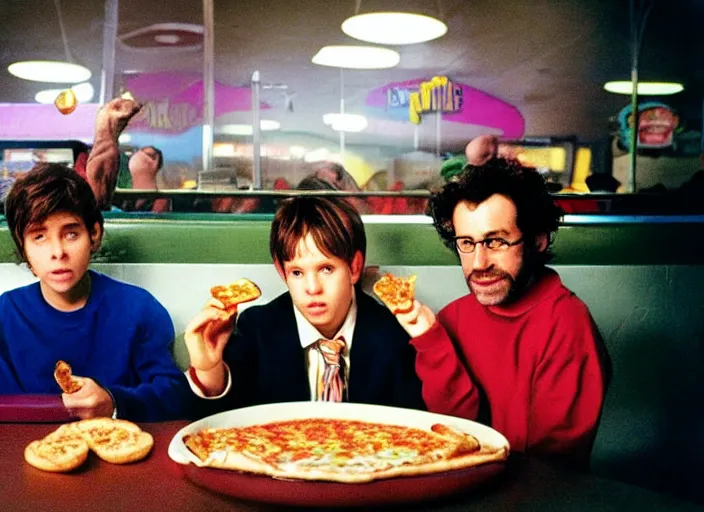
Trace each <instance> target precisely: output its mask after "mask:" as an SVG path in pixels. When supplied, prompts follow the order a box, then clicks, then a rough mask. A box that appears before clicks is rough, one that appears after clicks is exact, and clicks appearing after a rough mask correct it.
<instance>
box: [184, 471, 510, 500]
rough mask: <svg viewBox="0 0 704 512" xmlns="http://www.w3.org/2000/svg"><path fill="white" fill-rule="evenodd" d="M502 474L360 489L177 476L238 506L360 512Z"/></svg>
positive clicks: (475, 485) (228, 474)
mask: <svg viewBox="0 0 704 512" xmlns="http://www.w3.org/2000/svg"><path fill="white" fill-rule="evenodd" d="M504 468H505V462H504V461H500V462H490V463H488V464H483V465H481V466H476V467H472V468H467V469H459V470H455V471H448V472H445V473H437V474H432V475H425V476H414V477H403V478H390V479H384V480H375V481H373V482H369V483H366V484H342V483H335V482H315V481H302V480H278V479H274V478H271V477H268V476H263V475H253V474H249V473H239V472H236V471H229V470H225V469H213V468H199V467H197V466H194V465H192V464H191V465H188V466H181V471H182V472H183V474H184V476H185V477H186V478H187V479H188V480H190V481H191V482H193V483H194V484H196V485H198V486H199V487H203V488H206V489H209V490H211V491H215V492H218V493H222V494H225V495H228V496H232V497H235V498H237V499H241V500H246V501H256V502H260V503H270V504H276V505H292V506H299V507H350V506H357V507H360V506H373V505H391V504H401V503H411V502H413V503H417V502H420V501H427V500H433V499H438V498H442V497H446V496H450V495H453V494H458V493H460V492H469V491H470V490H472V489H476V490H479V489H482V488H483V487H484V486H483V484H485V482H488V481H489V480H491V479H493V478H494V477H496V476H497V475H499V474H500V473H502V472H503V471H504Z"/></svg>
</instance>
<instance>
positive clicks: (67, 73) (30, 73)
mask: <svg viewBox="0 0 704 512" xmlns="http://www.w3.org/2000/svg"><path fill="white" fill-rule="evenodd" d="M54 7H55V8H56V17H57V20H58V22H59V29H60V31H61V42H62V45H63V49H64V53H65V54H66V60H65V61H57V60H27V61H19V62H13V63H12V64H10V65H9V66H8V67H7V71H8V72H9V73H10V74H11V75H14V76H16V77H17V78H22V79H23V80H31V81H33V82H49V83H57V84H77V83H80V82H85V81H86V80H88V79H89V78H90V77H91V72H90V70H89V69H88V68H87V67H85V66H81V65H80V64H76V63H75V62H74V59H73V55H72V54H71V49H70V48H69V44H68V36H67V35H66V28H65V27H64V20H63V16H62V14H61V0H54ZM67 94H68V93H67Z"/></svg>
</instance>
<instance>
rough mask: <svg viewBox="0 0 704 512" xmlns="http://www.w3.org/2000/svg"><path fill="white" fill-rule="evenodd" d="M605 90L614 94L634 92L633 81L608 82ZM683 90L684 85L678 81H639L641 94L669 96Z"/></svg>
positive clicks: (639, 93)
mask: <svg viewBox="0 0 704 512" xmlns="http://www.w3.org/2000/svg"><path fill="white" fill-rule="evenodd" d="M604 90H605V91H608V92H612V93H614V94H633V82H631V81H630V80H614V81H612V82H606V83H605V84H604ZM683 90H684V86H683V85H682V84H680V83H678V82H640V81H639V82H638V95H639V96H668V95H670V94H677V93H678V92H682V91H683Z"/></svg>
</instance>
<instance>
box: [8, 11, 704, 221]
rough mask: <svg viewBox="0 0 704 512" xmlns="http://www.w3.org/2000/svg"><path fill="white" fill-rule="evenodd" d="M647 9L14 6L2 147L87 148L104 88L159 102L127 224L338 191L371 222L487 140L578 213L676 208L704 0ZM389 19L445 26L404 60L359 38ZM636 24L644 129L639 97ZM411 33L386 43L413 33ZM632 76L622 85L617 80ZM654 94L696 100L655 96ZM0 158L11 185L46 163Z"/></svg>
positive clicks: (690, 159)
mask: <svg viewBox="0 0 704 512" xmlns="http://www.w3.org/2000/svg"><path fill="white" fill-rule="evenodd" d="M647 3H648V2H630V3H629V2H622V1H616V0H613V1H612V0H608V1H605V2H595V3H594V2H568V3H565V4H564V5H563V4H559V3H558V4H559V5H558V4H555V5H553V3H549V5H548V4H546V3H544V2H498V3H497V2H466V1H463V0H445V1H442V2H415V1H408V2H395V1H393V0H390V1H389V2H387V3H386V4H385V3H384V2H372V1H366V0H365V1H364V2H355V1H352V0H349V1H347V0H340V1H338V2H323V1H309V2H293V3H292V2H288V1H285V0H259V1H253V0H252V1H250V0H240V1H237V2H213V1H212V0H205V1H204V2H187V1H185V0H154V1H153V2H149V3H147V4H144V3H136V2H134V1H133V0H106V1H105V2H92V1H89V0H75V1H73V2H55V3H54V6H51V5H47V6H45V8H44V11H43V12H42V13H41V20H42V21H41V23H37V22H36V19H37V15H36V13H35V11H34V7H33V6H32V5H31V4H32V3H31V2H29V3H28V2H24V3H23V2H12V3H10V4H9V5H5V6H3V11H2V12H3V13H4V15H5V16H4V17H5V18H6V19H8V20H9V19H11V20H13V23H8V24H6V26H5V30H4V31H3V35H2V36H0V37H2V39H3V48H4V49H5V52H4V56H3V67H2V69H0V85H2V87H0V127H1V128H0V144H2V143H3V142H4V143H5V144H6V145H7V144H8V143H11V145H12V146H13V147H14V148H15V149H21V150H26V151H30V152H33V151H36V148H39V147H43V146H44V145H46V144H49V145H52V144H58V146H55V147H59V146H61V147H64V146H65V147H74V146H75V145H83V152H84V153H87V151H89V148H88V146H90V145H91V144H93V142H94V134H95V128H96V115H97V111H98V108H99V107H100V105H99V102H100V99H101V93H107V95H108V96H110V97H118V96H120V95H128V94H129V95H130V96H131V97H133V98H134V99H135V100H137V101H138V102H140V103H141V104H142V105H143V107H142V109H141V111H140V112H139V113H138V114H137V115H136V116H135V117H133V118H132V119H131V120H130V122H129V124H128V125H127V126H126V128H125V129H124V130H122V131H121V133H120V136H119V139H118V141H117V144H119V149H120V152H121V155H122V156H121V160H120V169H119V176H118V180H117V182H118V191H117V193H116V194H115V196H114V201H113V206H114V208H116V209H120V210H122V211H126V212H128V211H141V212H152V213H164V212H169V211H171V212H179V211H189V212H200V211H207V212H210V213H223V214H226V213H229V214H231V213H247V212H252V213H254V212H258V211H261V210H269V209H271V207H272V205H273V204H274V203H275V199H276V198H277V197H278V196H277V195H276V193H283V192H285V191H295V190H332V191H347V192H350V193H353V194H361V193H368V194H369V195H366V196H365V195H359V196H358V197H359V198H360V201H359V202H358V204H360V205H362V206H363V208H364V209H365V212H367V213H392V214H406V213H417V212H420V211H422V210H423V209H424V205H425V202H424V201H425V200H426V198H427V194H428V190H431V189H433V188H435V187H438V186H441V185H442V184H443V183H444V182H445V180H446V179H448V176H451V175H453V174H454V173H456V172H459V171H460V170H461V169H462V167H463V166H464V163H465V155H464V150H465V146H466V144H467V143H468V142H469V141H471V140H473V139H476V138H477V137H480V136H494V137H497V139H498V141H499V143H500V144H499V146H502V147H503V148H504V149H505V150H507V153H508V154H510V155H511V156H512V157H515V158H517V159H518V160H519V161H521V162H522V163H523V164H524V165H531V166H535V167H536V168H538V170H539V171H540V172H541V174H543V176H544V177H545V179H546V182H547V183H548V186H549V187H550V190H551V191H553V192H554V193H555V194H556V195H557V196H559V197H562V199H561V201H562V202H563V203H564V204H566V205H568V208H567V209H568V210H570V209H574V208H577V209H584V208H585V206H584V205H585V204H590V205H591V206H590V207H589V209H590V211H594V210H599V211H601V210H604V209H606V210H610V209H611V206H609V207H608V208H606V207H604V206H603V204H604V203H605V202H609V204H616V203H614V202H613V201H611V199H608V200H607V199H605V197H607V196H606V195H608V197H612V196H611V195H609V194H613V195H614V196H613V197H616V196H621V195H623V196H626V195H628V194H632V193H633V192H634V190H635V191H637V192H639V193H640V194H646V195H647V198H646V199H643V200H628V199H624V200H620V199H619V200H616V202H617V203H618V204H626V203H628V204H629V205H635V204H646V203H647V204H652V205H653V206H649V207H648V208H649V209H651V210H652V209H658V207H659V208H660V209H667V208H670V207H669V206H668V207H667V208H666V207H665V206H664V205H666V204H667V205H677V203H678V202H680V201H679V199H678V198H681V197H689V196H692V197H696V195H697V193H698V192H697V191H701V181H702V180H701V179H697V178H698V176H700V175H697V174H696V173H697V171H698V170H699V169H700V167H701V159H702V157H701V155H702V135H701V132H702V94H701V91H702V90H704V83H703V82H704V78H703V77H702V75H701V73H699V72H698V71H697V70H698V69H699V68H700V67H701V66H700V63H699V62H698V60H697V59H698V57H697V56H701V55H702V54H703V52H702V50H704V45H703V44H701V42H699V41H698V40H697V39H696V38H692V37H689V36H688V34H689V35H691V34H694V33H698V31H699V26H698V22H697V21H696V20H701V16H702V15H704V12H702V5H701V2H696V1H695V0H683V1H682V2H678V9H677V10H674V9H672V8H671V7H670V6H668V5H666V4H663V3H661V2H654V3H653V5H652V7H651V8H650V9H649V10H647V12H646V10H642V11H639V12H636V13H635V14H638V16H636V17H635V18H634V16H633V14H634V12H633V11H632V10H629V5H630V4H632V5H630V7H631V8H632V7H633V6H634V5H635V7H636V8H637V9H638V8H641V7H639V6H638V5H636V4H647ZM380 6H383V7H384V8H385V9H386V10H389V11H395V10H406V11H412V12H415V13H422V14H424V15H427V16H430V17H432V18H434V19H436V20H438V21H440V22H441V23H443V24H444V25H445V27H446V31H440V32H438V34H437V37H435V38H434V39H430V40H427V41H422V42H411V43H410V44H401V43H398V42H393V43H392V42H389V41H390V40H388V39H384V38H383V37H382V39H381V40H379V41H377V42H370V41H365V40H360V39H356V38H355V37H360V36H359V33H355V34H354V35H349V34H348V33H346V32H345V31H344V30H343V23H344V22H345V21H346V20H347V19H349V18H350V17H352V16H354V15H355V14H359V13H361V12H371V11H374V10H375V9H378V8H379V7H380ZM209 8H212V18H210V17H209ZM210 19H212V23H210V22H209V20H210ZM394 23H395V22H394ZM636 25H637V26H636ZM673 26H674V27H676V30H671V29H670V27H673ZM634 28H635V29H637V30H636V32H637V33H639V34H642V36H641V37H640V52H639V59H640V60H639V62H638V64H639V80H640V81H641V82H642V83H641V84H640V85H639V89H638V91H639V92H640V94H639V96H638V102H637V113H638V115H637V117H636V116H634V115H633V108H632V95H631V94H629V90H628V85H629V82H628V80H629V79H630V77H631V67H632V64H633V59H632V57H633V55H632V44H631V43H632V34H633V31H634ZM397 29H399V26H397V25H396V24H394V25H393V26H392V25H389V26H387V27H386V28H385V30H382V31H381V33H372V34H371V35H370V36H368V37H369V38H371V39H372V40H375V38H376V39H378V38H379V37H381V36H384V37H387V36H389V34H392V33H393V34H395V35H399V34H400V36H403V35H405V36H408V35H410V34H412V33H413V34H415V32H413V31H405V32H404V30H403V29H400V30H397ZM377 32H378V31H377ZM210 34H212V48H210V46H209V42H210V41H211V40H210V39H209V35H210ZM111 37H112V39H110V38H111ZM364 37H367V36H364ZM403 39H405V38H403ZM407 42H408V41H405V40H404V41H402V43H407ZM340 47H342V50H340ZM362 47H364V51H365V52H367V53H364V54H363V55H361V56H359V55H358V53H359V52H360V51H362V50H361V49H360V48H362ZM211 49H212V60H209V59H208V56H209V54H210V53H209V52H210V50H211ZM111 50H112V51H111ZM336 51H338V52H339V51H344V52H346V53H343V54H339V53H337V54H336V53H335V52H336ZM28 60H52V61H67V62H71V63H73V64H79V65H81V66H84V67H85V68H87V70H88V71H89V74H90V76H89V77H88V78H84V79H82V80H81V82H80V83H74V82H71V81H63V82H61V81H60V80H63V79H64V77H63V75H62V74H60V73H55V74H54V75H52V76H51V77H50V78H49V79H48V80H49V81H45V82H39V81H36V80H28V79H26V78H22V77H19V76H16V75H14V74H12V73H11V72H10V70H9V68H8V66H10V64H13V63H16V62H19V61H28ZM208 64H211V65H212V71H213V73H212V75H213V82H212V84H211V82H210V80H209V77H210V75H209V72H208V66H207V65H208ZM110 76H112V80H110V78H109V77H110ZM614 80H621V81H624V80H625V81H626V85H625V89H624V87H623V84H621V86H620V88H619V86H616V87H614V86H612V85H610V86H608V87H607V86H606V83H607V82H610V81H614ZM649 82H676V83H679V84H681V86H682V87H683V89H682V87H680V89H677V88H676V87H675V88H674V89H672V88H671V89H670V90H669V91H663V90H655V91H654V92H653V91H652V88H650V89H649V88H648V87H645V86H647V85H648V83H649ZM641 86H643V88H641ZM211 87H212V88H211ZM630 87H631V90H632V89H633V86H632V84H631V85H630ZM68 89H71V90H72V91H73V92H74V93H75V96H76V101H77V103H78V106H77V107H76V108H75V110H72V111H71V112H68V111H67V110H66V109H64V110H63V112H64V113H60V112H59V110H57V107H56V106H55V105H54V100H56V99H57V97H58V95H59V93H60V92H61V91H66V90H68ZM89 89H90V90H89ZM45 90H49V91H54V92H49V93H46V91H45ZM42 91H44V94H43V95H41V94H39V93H40V92H42ZM91 91H92V92H91ZM612 91H621V92H622V93H624V92H625V94H619V93H617V92H612ZM89 92H90V94H88V93H89ZM210 93H212V99H213V103H212V107H213V125H212V126H210V125H209V123H208V109H207V108H206V106H207V99H208V98H209V97H210ZM110 97H106V98H105V99H106V100H109V99H110ZM47 98H48V99H47ZM65 99H66V97H63V100H62V101H65ZM40 102H41V103H40ZM67 112H68V113H67ZM634 126H635V127H636V128H635V130H634V129H633V127H634ZM204 130H205V132H204ZM210 130H212V146H210V144H208V141H209V136H208V134H209V131H210ZM634 132H635V135H634ZM204 133H205V136H204ZM204 141H205V142H206V143H205V144H204ZM634 141H635V144H636V148H637V150H636V153H637V158H636V163H637V178H636V180H635V182H634V181H633V177H632V173H631V164H632V162H631V153H632V150H631V145H633V143H634ZM145 152H146V154H147V155H148V156H149V157H150V158H151V160H146V159H145V158H143V154H144V153H145ZM209 152H210V154H211V155H212V159H210V158H207V156H208V153H209ZM54 153H55V151H54ZM54 153H52V155H53V154H54ZM27 154H28V153H27ZM32 154H33V155H35V156H33V157H32V158H33V159H34V160H36V159H41V158H43V157H40V156H36V154H35V153H32ZM45 154H48V153H45ZM499 154H505V153H502V152H501V151H499ZM1 155H2V157H3V158H2V162H1V163H0V171H1V173H0V187H3V186H4V187H5V188H7V186H9V185H10V184H11V182H12V179H14V178H13V176H14V175H15V174H16V173H19V172H23V166H25V167H26V164H27V162H28V160H26V159H25V160H24V164H19V163H17V159H18V158H19V156H17V155H20V153H6V152H5V153H2V154H1ZM204 155H205V156H204ZM72 157H73V162H69V163H72V164H76V163H77V162H79V161H80V159H81V158H85V156H84V157H81V156H80V151H79V152H78V154H72ZM52 158H53V157H52ZM67 162H68V161H67ZM155 166H156V167H155ZM0 190H1V189H0ZM154 190H158V191H159V194H153V193H152V194H151V195H149V193H147V192H146V191H154ZM258 190H261V191H263V193H262V194H260V195H256V194H253V192H256V191H258ZM135 191H145V192H144V194H142V195H141V196H140V195H139V194H138V193H137V192H135ZM169 192H173V193H171V194H170V193H169ZM269 192H272V194H269ZM377 192H383V193H388V195H378V194H377V195H374V193H377ZM594 194H598V197H592V196H593V195H594ZM578 195H579V196H580V197H581V196H583V195H584V196H588V197H591V199H590V200H591V201H592V202H591V203H588V202H587V200H585V199H583V198H581V199H578V198H577V197H576V196H578ZM578 202H579V204H580V205H581V206H570V205H573V204H575V205H576V204H577V203H578ZM658 203H660V205H659V206H658ZM596 204H599V205H602V206H599V207H596V206H594V205H596ZM688 204H689V203H688ZM673 208H674V206H673ZM695 209H696V208H695Z"/></svg>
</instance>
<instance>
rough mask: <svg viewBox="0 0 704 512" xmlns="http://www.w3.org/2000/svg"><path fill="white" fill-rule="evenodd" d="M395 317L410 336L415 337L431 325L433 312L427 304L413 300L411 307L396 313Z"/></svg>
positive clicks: (433, 318) (433, 319) (433, 321)
mask: <svg viewBox="0 0 704 512" xmlns="http://www.w3.org/2000/svg"><path fill="white" fill-rule="evenodd" d="M396 319H397V320H398V321H399V323H400V324H401V326H402V327H403V328H404V329H406V332H407V333H408V334H409V335H410V336H411V338H415V337H416V336H420V335H421V334H425V333H426V332H427V331H428V330H429V329H430V328H431V327H432V326H433V324H434V323H435V314H434V313H433V311H432V310H431V309H430V308H429V307H428V306H426V305H424V304H421V303H420V302H418V301H417V300H414V301H413V309H411V310H410V311H409V312H408V313H398V314H397V315H396Z"/></svg>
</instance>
